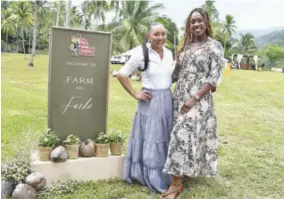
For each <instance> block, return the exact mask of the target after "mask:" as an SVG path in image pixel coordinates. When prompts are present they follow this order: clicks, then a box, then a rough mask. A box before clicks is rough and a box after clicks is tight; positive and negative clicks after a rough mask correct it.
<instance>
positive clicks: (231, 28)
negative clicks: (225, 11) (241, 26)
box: [221, 15, 236, 52]
mask: <svg viewBox="0 0 284 199" xmlns="http://www.w3.org/2000/svg"><path fill="white" fill-rule="evenodd" d="M221 27H222V30H223V32H224V33H225V38H224V51H225V52H226V44H227V42H228V40H229V39H230V38H231V37H232V34H233V33H235V32H236V21H235V19H234V17H233V16H232V15H226V17H225V21H222V22H221Z"/></svg>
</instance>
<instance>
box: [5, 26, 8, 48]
mask: <svg viewBox="0 0 284 199" xmlns="http://www.w3.org/2000/svg"><path fill="white" fill-rule="evenodd" d="M5 48H6V50H5V51H6V52H8V31H7V32H6V45H5Z"/></svg>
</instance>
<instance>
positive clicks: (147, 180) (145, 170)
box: [123, 159, 171, 193]
mask: <svg viewBox="0 0 284 199" xmlns="http://www.w3.org/2000/svg"><path fill="white" fill-rule="evenodd" d="M123 179H124V180H125V181H127V182H128V183H132V182H133V181H134V180H136V181H138V182H140V183H141V184H142V185H146V186H147V187H148V188H149V189H150V190H153V191H154V190H157V191H159V192H161V193H162V192H165V191H166V190H167V189H168V187H169V185H170V183H171V176H170V175H167V174H165V173H163V168H150V167H148V166H147V165H145V164H143V162H131V161H130V160H129V159H126V160H125V163H124V171H123Z"/></svg>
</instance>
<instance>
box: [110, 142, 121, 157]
mask: <svg viewBox="0 0 284 199" xmlns="http://www.w3.org/2000/svg"><path fill="white" fill-rule="evenodd" d="M122 145H123V143H122V142H119V143H110V152H111V155H121V153H122Z"/></svg>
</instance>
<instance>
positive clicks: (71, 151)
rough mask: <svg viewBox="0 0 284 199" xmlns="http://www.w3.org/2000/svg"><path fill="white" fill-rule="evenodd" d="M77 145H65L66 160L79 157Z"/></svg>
mask: <svg viewBox="0 0 284 199" xmlns="http://www.w3.org/2000/svg"><path fill="white" fill-rule="evenodd" d="M79 146H80V145H79V144H72V145H65V148H66V152H67V156H68V159H77V158H78V156H79Z"/></svg>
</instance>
